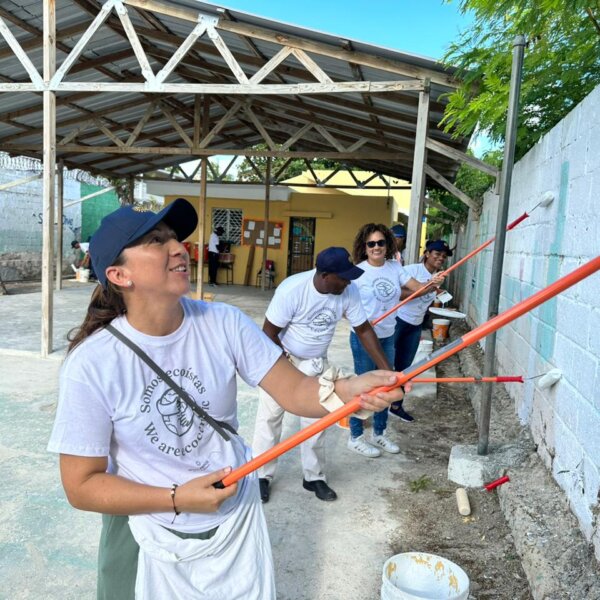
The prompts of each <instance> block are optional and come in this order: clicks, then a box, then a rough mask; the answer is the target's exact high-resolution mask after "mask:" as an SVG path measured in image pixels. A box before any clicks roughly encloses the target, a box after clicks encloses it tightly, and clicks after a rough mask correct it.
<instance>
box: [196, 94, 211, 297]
mask: <svg viewBox="0 0 600 600" xmlns="http://www.w3.org/2000/svg"><path fill="white" fill-rule="evenodd" d="M194 106H195V116H194V120H195V122H196V125H195V129H196V130H198V126H197V123H198V121H199V114H198V111H199V110H200V106H202V120H201V123H200V128H199V130H198V131H195V133H194V144H197V143H199V142H200V141H201V138H204V137H205V136H206V135H208V128H209V126H210V98H209V97H208V96H202V98H201V100H200V102H196V101H195V103H194ZM199 134H200V136H199ZM208 159H209V157H208V156H204V157H202V161H201V163H200V199H199V203H198V262H197V269H196V298H198V300H202V293H203V292H202V289H203V287H204V227H205V224H206V181H207V174H208Z"/></svg>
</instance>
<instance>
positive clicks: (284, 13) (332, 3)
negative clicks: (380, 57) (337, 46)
mask: <svg viewBox="0 0 600 600" xmlns="http://www.w3.org/2000/svg"><path fill="white" fill-rule="evenodd" d="M213 1H214V0H213ZM220 5H221V6H223V7H224V8H232V9H236V10H240V11H243V12H247V13H252V14H254V15H258V16H260V17H265V18H267V19H275V20H277V21H284V22H286V23H291V24H293V25H299V26H301V27H308V28H310V29H316V30H319V31H322V32H324V33H331V34H335V35H339V36H340V37H343V38H351V39H355V40H360V41H361V42H368V43H371V44H376V45H378V46H386V47H388V48H393V49H394V50H401V51H402V52H408V53H410V54H420V55H422V56H427V57H429V58H435V59H440V58H441V57H442V56H443V54H444V51H445V50H446V49H447V47H448V44H449V43H450V42H452V41H455V40H456V39H457V38H458V34H459V31H461V30H462V29H465V28H466V27H467V26H468V25H469V23H471V21H472V19H471V18H470V17H469V15H462V14H460V12H459V10H458V0H453V1H452V3H451V4H446V3H442V0H371V2H365V1H364V0H302V1H295V2H289V1H288V2H282V1H281V0H226V1H225V2H223V3H222V4H220Z"/></svg>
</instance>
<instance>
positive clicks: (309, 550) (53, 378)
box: [0, 282, 436, 600]
mask: <svg viewBox="0 0 600 600" xmlns="http://www.w3.org/2000/svg"><path fill="white" fill-rule="evenodd" d="M92 289H93V285H92V284H78V283H74V282H69V283H68V284H67V285H66V287H65V288H64V289H63V290H61V291H60V292H57V293H55V294H54V309H55V312H54V332H53V339H54V349H55V353H54V354H53V355H52V356H51V357H50V358H49V359H46V360H42V359H40V358H39V356H38V353H39V348H40V330H41V324H40V306H41V295H40V293H39V292H38V293H29V294H11V295H8V296H2V297H0V381H1V382H2V383H1V385H0V477H1V478H2V481H3V485H2V488H1V491H0V599H6V600H8V599H10V600H21V599H28V600H48V599H59V598H60V599H61V600H71V599H72V600H82V599H86V598H94V597H95V577H96V570H95V561H96V548H97V542H98V536H99V522H100V517H99V516H98V515H96V514H91V513H84V512H80V511H77V510H74V509H72V508H71V507H70V506H69V505H68V503H67V502H66V500H65V497H64V494H63V491H62V487H61V484H60V480H59V473H58V466H57V457H56V456H55V455H53V454H49V453H48V452H46V444H47V440H48V437H49V434H50V430H51V427H52V422H53V418H54V410H55V406H56V398H57V374H58V370H59V368H60V364H61V360H62V358H63V357H64V352H65V349H66V345H67V342H66V333H67V332H68V330H69V329H71V328H72V327H74V326H76V325H78V324H79V323H80V322H81V320H82V318H83V316H84V313H85V309H86V307H87V303H88V300H89V297H90V295H91V292H92ZM207 291H211V292H215V294H216V297H215V300H216V301H225V302H228V303H231V304H234V305H237V306H239V307H241V308H242V309H243V310H244V311H245V312H246V313H248V314H249V315H250V316H251V317H252V318H254V319H255V321H256V322H257V323H259V324H262V320H263V318H264V313H265V310H266V307H267V305H268V302H269V300H270V298H271V296H272V293H273V292H272V291H268V292H262V291H261V290H257V289H256V288H251V287H241V286H220V287H219V288H216V289H213V288H208V290H207ZM348 334H349V327H348V324H347V323H346V322H344V321H343V322H342V323H340V325H339V326H338V330H337V332H336V335H335V338H334V342H333V343H332V346H331V348H330V359H331V360H332V362H333V363H335V364H338V365H339V366H342V367H346V368H347V369H349V370H352V357H351V354H350V349H349V344H348ZM426 376H434V373H427V375H426ZM239 390H240V391H239V397H238V401H239V414H240V423H241V427H240V433H241V434H242V435H243V436H244V437H245V439H246V440H247V441H249V442H250V441H251V440H252V431H253V427H254V417H255V412H256V400H257V392H256V390H255V389H252V388H249V387H248V386H246V385H245V384H244V383H243V382H242V381H241V380H240V388H239ZM418 393H419V395H421V396H423V397H425V396H427V395H429V396H431V395H435V393H436V388H435V385H422V386H419V389H418ZM297 428H298V419H297V418H294V417H291V416H289V417H287V418H286V426H285V430H284V437H285V436H287V435H289V434H290V433H293V432H294V431H296V430H297ZM346 441H347V431H346V430H343V429H341V428H339V427H336V426H334V427H332V428H331V429H330V430H329V433H328V447H329V452H328V456H329V457H330V460H329V466H328V469H327V473H328V479H329V482H330V484H331V485H332V487H333V488H334V489H335V490H336V491H337V493H338V496H339V499H338V500H337V501H336V502H331V503H324V502H321V501H319V500H317V499H316V498H315V496H314V495H313V494H311V493H309V492H306V491H305V490H303V489H302V471H301V468H300V460H299V450H298V449H295V450H293V451H291V452H289V453H288V454H286V455H285V456H284V457H282V459H281V460H280V465H279V470H278V474H277V477H276V479H275V480H274V484H273V486H272V498H271V501H270V502H269V503H268V504H267V505H265V512H266V516H267V521H268V523H269V530H270V535H271V541H272V545H273V551H274V556H275V563H276V577H277V585H278V598H279V599H280V600H309V599H310V600H316V599H319V600H340V599H341V598H378V597H379V586H380V581H381V579H380V577H381V569H382V566H383V563H384V562H385V560H386V559H387V558H389V556H390V555H391V552H390V543H389V542H390V540H389V539H388V538H389V535H390V532H391V531H394V530H395V529H396V528H397V527H398V518H397V515H394V514H391V513H390V512H389V511H388V510H387V508H386V503H385V502H377V501H373V499H374V493H375V491H376V490H381V489H385V488H386V487H387V486H389V482H390V481H393V480H394V479H395V478H397V477H399V476H401V474H402V471H403V464H406V462H405V461H406V460H408V459H404V458H403V456H402V455H396V456H391V455H386V456H383V457H382V458H380V459H378V461H377V467H378V468H377V469H373V463H372V461H369V460H356V456H355V455H353V454H352V453H350V452H349V451H347V450H346ZM357 482H360V484H358V483H357ZM365 482H366V483H365Z"/></svg>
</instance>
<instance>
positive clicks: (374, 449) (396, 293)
mask: <svg viewBox="0 0 600 600" xmlns="http://www.w3.org/2000/svg"><path fill="white" fill-rule="evenodd" d="M395 252H396V243H395V240H394V235H393V234H392V232H391V230H390V229H389V228H388V227H386V226H385V225H383V224H382V223H379V224H376V223H367V224H366V225H363V226H362V227H361V228H360V229H359V231H358V233H357V234H356V237H355V239H354V245H353V251H352V255H353V258H354V262H355V263H356V264H357V266H358V267H360V268H361V269H362V270H363V271H364V272H365V273H364V275H363V276H362V277H361V278H360V279H358V280H357V281H356V286H357V287H358V290H359V292H360V298H361V301H362V303H363V306H364V308H365V312H366V314H367V318H368V319H369V321H374V320H376V319H377V318H378V317H380V316H382V315H383V314H385V313H386V312H388V311H389V310H391V309H393V308H394V306H396V304H398V301H399V300H400V299H401V298H402V296H404V297H407V296H408V295H409V294H410V293H412V292H417V291H419V292H420V293H425V292H426V291H427V289H426V288H425V286H424V284H422V283H421V282H419V281H417V280H416V279H415V278H414V277H411V276H410V275H409V274H408V273H407V272H406V271H405V269H404V267H402V265H401V264H400V263H399V262H398V261H396V260H394V253H395ZM441 281H443V277H441V278H440V277H438V281H437V283H441ZM394 330H395V320H394V313H393V312H392V313H391V314H390V315H388V316H387V317H386V318H385V319H383V320H381V321H380V322H379V323H377V325H375V334H376V335H377V338H378V339H379V343H380V344H381V347H382V348H383V351H384V352H385V354H386V356H387V359H388V361H389V362H390V363H392V364H393V362H394V353H395V347H394ZM350 348H351V350H352V357H353V358H354V372H355V373H356V374H357V375H359V374H361V373H366V372H367V371H370V370H372V369H373V364H372V362H371V360H370V357H369V355H368V353H367V352H366V351H365V350H366V348H365V347H364V346H363V344H362V341H361V340H360V339H358V337H357V336H356V335H355V334H354V333H351V334H350ZM387 420H388V409H387V408H385V409H383V410H382V411H380V412H377V413H375V414H374V415H373V434H372V436H371V439H370V440H369V441H367V439H366V438H365V435H364V426H363V421H362V420H361V419H357V418H356V417H350V438H349V440H348V449H350V450H352V451H353V452H356V453H358V454H361V455H362V456H366V457H367V458H377V457H378V456H381V451H382V450H383V451H384V452H389V453H391V454H397V453H399V452H400V447H399V446H398V444H396V443H395V442H394V441H392V440H391V439H390V438H389V437H387V436H386V435H385V430H386V427H387Z"/></svg>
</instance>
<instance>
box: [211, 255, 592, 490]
mask: <svg viewBox="0 0 600 600" xmlns="http://www.w3.org/2000/svg"><path fill="white" fill-rule="evenodd" d="M598 270H600V256H597V257H596V258H594V259H592V260H590V261H589V262H587V263H585V264H584V265H582V266H581V267H579V268H577V269H575V270H574V271H573V272H571V273H569V274H568V275H565V276H564V277H561V278H560V279H559V280H558V281H555V282H554V283H553V284H551V285H549V286H548V287H545V288H544V289H542V290H540V291H539V292H537V293H535V294H533V296H530V297H529V298H526V299H525V300H522V301H521V302H519V303H518V304H515V306H513V307H512V308H509V309H507V310H505V311H504V312H503V313H500V314H499V315H497V316H496V317H494V318H493V319H490V320H489V321H487V322H485V323H482V324H481V325H480V326H479V327H476V328H475V329H473V330H472V331H469V332H467V333H466V334H465V335H463V336H462V337H460V338H457V339H456V340H454V341H453V342H452V343H450V344H448V345H447V346H445V347H444V348H440V349H439V350H437V351H436V352H434V353H433V354H432V355H431V356H430V357H429V359H425V360H422V361H420V362H418V363H416V364H414V365H412V366H411V367H409V368H408V370H406V371H402V372H400V373H398V376H397V379H396V383H395V384H394V385H391V386H384V387H379V388H375V389H373V390H371V392H370V395H371V396H374V395H376V394H378V393H380V392H389V391H390V390H393V389H395V388H397V387H400V386H401V385H403V384H405V383H406V382H407V381H410V380H411V379H413V378H414V377H416V376H417V375H420V374H421V373H423V372H424V371H427V369H430V368H431V367H433V366H435V365H437V364H438V363H441V362H442V361H443V360H446V359H447V358H449V357H450V356H452V355H454V354H456V353H457V352H459V351H460V350H462V349H463V348H466V347H467V346H470V345H471V344H474V343H475V342H477V341H479V340H481V339H482V338H484V337H485V336H487V335H489V334H490V333H492V332H494V331H497V330H498V329H500V328H501V327H504V325H506V324H507V323H510V322H511V321H514V320H515V319H517V318H518V317H520V316H521V315H524V314H525V313H527V312H529V311H530V310H533V309H534V308H536V307H538V306H539V305H540V304H543V303H544V302H546V301H547V300H550V298H554V296H556V295H558V294H560V293H561V292H562V291H564V290H566V289H567V288H570V287H571V286H572V285H575V284H576V283H578V282H580V281H581V280H582V279H585V278H586V277H589V276H590V275H592V274H593V273H595V272H596V271H598ZM360 408H361V406H360V397H359V396H356V397H354V398H353V399H352V400H350V402H347V403H346V404H344V406H342V407H340V408H338V409H337V410H334V411H333V412H331V413H329V414H328V415H325V416H324V417H322V418H321V419H319V420H318V421H315V422H314V423H313V424H312V425H309V426H308V427H305V428H304V429H301V430H300V431H298V432H297V433H295V434H294V435H292V436H290V437H289V438H287V439H286V440H283V441H282V442H280V443H279V444H277V445H276V446H273V447H272V448H270V449H269V450H267V451H266V452H263V453H262V454H260V455H259V456H257V457H255V458H253V459H252V460H250V461H248V462H247V463H246V464H244V465H242V466H241V467H238V468H237V469H234V470H233V471H232V472H231V473H229V475H227V476H226V477H224V478H223V480H222V481H221V482H218V483H217V484H215V487H226V486H228V485H231V484H233V483H235V482H236V481H239V480H240V479H241V478H242V477H245V476H246V475H248V474H249V473H252V471H255V470H256V469H258V468H259V467H262V466H263V465H264V464H266V463H268V462H269V461H271V460H273V459H275V458H277V457H278V456H281V455H282V454H284V453H285V452H287V451H288V450H291V449H292V448H294V447H295V446H297V445H298V444H301V443H302V442H304V441H305V440H307V439H308V438H310V437H312V436H313V435H315V434H316V433H319V431H323V429H326V428H327V427H329V426H331V425H333V424H335V423H337V422H338V421H339V420H340V419H343V418H344V417H347V416H349V415H351V414H352V413H353V412H356V411H357V410H360Z"/></svg>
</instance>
